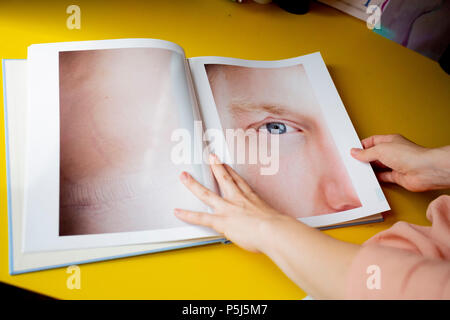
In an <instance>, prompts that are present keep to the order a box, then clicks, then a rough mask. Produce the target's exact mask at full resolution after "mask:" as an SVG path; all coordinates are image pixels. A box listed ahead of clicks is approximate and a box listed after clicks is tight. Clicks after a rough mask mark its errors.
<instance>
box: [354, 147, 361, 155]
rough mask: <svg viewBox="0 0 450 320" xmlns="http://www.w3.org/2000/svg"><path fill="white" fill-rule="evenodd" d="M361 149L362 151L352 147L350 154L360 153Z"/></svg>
mask: <svg viewBox="0 0 450 320" xmlns="http://www.w3.org/2000/svg"><path fill="white" fill-rule="evenodd" d="M361 151H362V149H359V148H352V150H351V154H358V153H360V152H361Z"/></svg>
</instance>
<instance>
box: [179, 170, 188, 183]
mask: <svg viewBox="0 0 450 320" xmlns="http://www.w3.org/2000/svg"><path fill="white" fill-rule="evenodd" d="M188 178H189V173H187V172H186V171H183V172H182V173H181V175H180V180H181V181H183V182H184V181H186V180H187V179H188Z"/></svg>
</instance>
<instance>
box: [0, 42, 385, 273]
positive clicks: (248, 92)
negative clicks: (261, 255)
mask: <svg viewBox="0 0 450 320" xmlns="http://www.w3.org/2000/svg"><path fill="white" fill-rule="evenodd" d="M3 84H4V109H5V128H6V148H7V152H6V156H7V159H6V160H7V171H8V174H7V179H8V181H7V184H8V216H9V242H10V272H11V273H12V274H17V273H23V272H29V271H35V270H41V269H48V268H54V267H59V266H66V265H71V264H80V263H86V262H92V261H99V260H105V259H112V258H119V257H125V256H131V255H138V254H144V253H150V252H158V251H164V250H171V249H177V248H183V247H189V246H196V245H203V244H209V243H215V242H226V239H224V237H223V235H221V234H218V233H216V232H215V231H214V230H211V229H209V228H205V227H200V226H195V225H190V224H187V223H185V222H182V221H181V220H179V219H177V218H176V217H175V215H174V214H173V212H174V209H175V208H182V209H188V210H193V211H202V212H209V213H210V214H214V213H213V212H212V211H211V209H210V208H208V207H207V206H206V205H205V204H203V203H202V202H201V201H200V200H198V199H197V198H196V197H195V196H193V195H192V194H191V193H190V191H189V190H187V189H186V188H185V187H184V186H183V185H182V184H181V183H180V181H179V176H180V174H181V172H183V171H187V172H189V173H190V174H191V175H192V176H193V177H194V178H195V179H197V180H198V181H199V182H200V183H201V184H203V185H204V186H206V187H207V188H209V189H211V190H213V191H214V192H216V193H220V190H219V188H218V186H217V184H216V182H215V179H214V177H213V175H212V173H211V171H210V168H209V165H208V161H207V160H206V159H207V156H208V154H209V153H215V154H217V156H218V157H219V158H220V159H221V160H222V161H223V162H225V163H228V164H229V165H231V166H232V167H233V168H234V169H235V170H236V171H237V172H238V173H239V174H240V175H241V176H242V177H243V178H244V179H245V180H246V181H247V182H248V183H249V185H250V186H251V187H252V188H253V190H254V191H255V192H256V193H257V194H258V195H260V197H261V198H262V199H263V200H265V201H266V202H267V203H269V204H270V205H271V206H273V207H274V208H275V209H277V210H278V211H279V212H281V213H282V214H286V215H290V216H292V217H294V218H296V219H298V220H300V221H302V222H304V223H306V224H308V225H310V226H312V227H316V228H331V227H338V226H345V225H356V224H362V223H369V222H376V221H382V220H383V217H382V215H381V212H384V211H387V210H389V205H388V203H387V201H386V199H385V197H384V195H383V192H382V190H381V188H380V185H379V183H378V181H377V179H376V177H375V174H374V172H373V170H372V168H371V166H370V165H369V164H365V163H361V162H359V161H357V160H355V159H353V158H352V157H351V156H350V149H351V148H353V147H358V148H360V147H361V144H360V140H359V138H358V136H357V134H356V132H355V130H354V128H353V125H352V123H351V121H350V119H349V117H348V115H347V112H346V110H345V107H344V105H343V103H342V101H341V100H340V98H339V95H338V93H337V91H336V88H335V87H334V85H333V82H332V80H331V77H330V75H329V73H328V71H327V68H326V65H325V63H324V61H323V60H322V57H321V55H320V53H313V54H309V55H306V56H302V57H297V58H291V59H286V60H278V61H251V60H241V59H234V58H223V57H196V58H189V59H187V58H186V56H185V53H184V50H183V49H182V48H181V47H179V46H178V45H176V44H174V43H171V42H167V41H162V40H154V39H121V40H101V41H83V42H66V43H51V44H37V45H31V46H30V47H29V48H28V58H27V60H11V59H9V60H3ZM267 236H268V237H270V235H267Z"/></svg>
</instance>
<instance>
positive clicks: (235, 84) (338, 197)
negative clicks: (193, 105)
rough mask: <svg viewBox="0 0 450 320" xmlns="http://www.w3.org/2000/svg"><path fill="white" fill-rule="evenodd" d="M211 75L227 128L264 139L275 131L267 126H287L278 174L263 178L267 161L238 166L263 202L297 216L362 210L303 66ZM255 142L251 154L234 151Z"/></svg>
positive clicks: (214, 70)
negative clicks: (262, 172) (271, 131)
mask: <svg viewBox="0 0 450 320" xmlns="http://www.w3.org/2000/svg"><path fill="white" fill-rule="evenodd" d="M206 71H207V74H208V78H209V81H210V84H211V89H212V92H213V96H214V100H215V103H216V106H217V110H218V113H219V116H220V119H221V122H222V127H223V128H224V130H226V129H233V130H236V129H243V130H249V129H254V130H256V132H257V133H258V137H260V135H261V134H263V133H264V134H267V133H268V132H269V131H268V130H267V127H266V125H267V124H277V123H281V124H283V125H284V126H285V127H286V132H285V133H282V134H279V155H280V156H279V170H278V172H277V173H276V174H274V175H261V174H260V172H261V171H260V169H261V167H262V165H261V163H258V164H250V163H249V162H248V161H246V163H245V164H239V163H237V165H236V171H237V172H238V173H239V174H240V175H242V176H243V177H244V179H245V180H246V181H248V184H249V185H250V186H251V187H252V188H253V189H254V190H255V192H256V193H258V194H259V195H260V197H261V198H262V199H264V200H265V201H267V203H269V204H270V205H271V206H272V207H274V208H276V209H277V210H278V211H280V212H283V213H285V214H287V215H289V216H292V217H307V216H313V215H321V214H327V213H334V212H340V211H345V210H349V209H353V208H357V207H360V206H361V202H360V201H359V199H358V196H357V194H356V192H355V190H354V188H353V185H352V183H351V180H350V178H349V176H348V173H347V171H346V169H345V167H344V165H343V162H342V160H341V158H340V155H339V153H338V150H337V148H336V145H335V144H334V142H333V139H332V137H331V134H330V132H329V130H328V128H327V125H326V123H325V120H324V117H323V115H322V113H321V110H320V106H319V104H318V103H317V101H316V98H315V96H314V94H313V90H312V87H311V85H310V83H309V80H308V77H307V75H306V72H305V70H304V68H303V66H302V65H296V66H293V67H285V68H276V69H264V68H247V67H238V66H228V65H207V66H206ZM269 134H270V133H269ZM250 143H252V142H251V141H249V142H248V144H247V146H246V148H247V149H246V150H238V149H234V150H233V151H234V152H235V154H236V155H238V154H242V153H246V154H248V150H249V149H250V146H249V144H250ZM228 144H229V146H230V145H231V144H230V140H228ZM235 145H237V144H235ZM255 149H257V148H256V147H255V148H254V149H253V150H255ZM235 163H236V161H235ZM300 199H301V201H300Z"/></svg>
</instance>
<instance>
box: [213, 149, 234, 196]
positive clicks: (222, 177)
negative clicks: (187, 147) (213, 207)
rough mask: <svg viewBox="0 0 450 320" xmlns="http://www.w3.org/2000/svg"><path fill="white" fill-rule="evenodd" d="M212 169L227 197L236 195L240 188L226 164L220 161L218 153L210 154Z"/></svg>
mask: <svg viewBox="0 0 450 320" xmlns="http://www.w3.org/2000/svg"><path fill="white" fill-rule="evenodd" d="M209 160H210V164H211V169H212V171H213V174H214V176H215V177H216V179H217V183H218V184H219V187H220V189H221V190H222V192H223V193H224V196H225V197H226V198H228V197H232V196H234V195H236V194H237V193H238V192H239V191H240V190H239V189H238V187H237V186H236V184H235V183H234V181H233V178H232V176H231V175H230V174H229V173H228V171H227V170H226V169H225V167H224V165H223V164H222V163H221V162H220V161H219V159H218V158H217V156H216V155H214V154H210V156H209Z"/></svg>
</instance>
